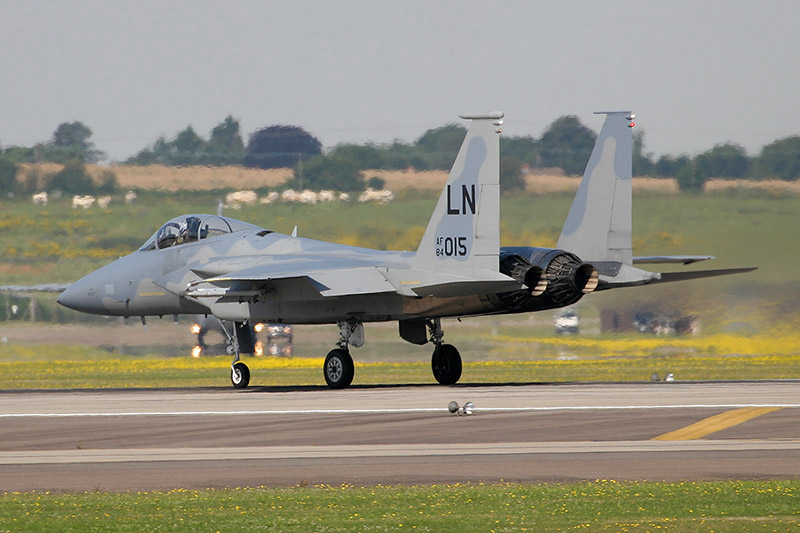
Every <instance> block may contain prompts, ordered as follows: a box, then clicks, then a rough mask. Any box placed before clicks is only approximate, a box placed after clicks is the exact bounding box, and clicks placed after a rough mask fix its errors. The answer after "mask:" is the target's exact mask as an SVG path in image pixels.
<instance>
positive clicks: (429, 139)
mask: <svg viewBox="0 0 800 533" xmlns="http://www.w3.org/2000/svg"><path fill="white" fill-rule="evenodd" d="M466 134H467V129H466V128H465V127H464V126H461V125H459V124H447V125H445V126H442V127H440V128H433V129H430V130H428V131H426V132H425V133H423V134H422V136H421V137H420V138H419V139H417V141H416V143H414V147H415V148H416V149H417V150H416V151H417V152H418V153H417V156H418V158H419V159H418V165H420V164H421V165H422V166H417V167H416V168H417V169H419V170H433V169H437V170H450V167H452V166H453V162H454V161H455V159H456V156H457V155H458V150H459V148H461V143H463V142H464V136H465V135H466Z"/></svg>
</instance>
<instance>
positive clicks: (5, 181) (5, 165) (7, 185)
mask: <svg viewBox="0 0 800 533" xmlns="http://www.w3.org/2000/svg"><path fill="white" fill-rule="evenodd" d="M18 170H19V165H17V164H16V163H15V162H14V161H13V160H12V159H10V158H8V157H5V155H3V156H0V191H3V192H16V191H17V190H18V189H19V184H18V183H17V171H18Z"/></svg>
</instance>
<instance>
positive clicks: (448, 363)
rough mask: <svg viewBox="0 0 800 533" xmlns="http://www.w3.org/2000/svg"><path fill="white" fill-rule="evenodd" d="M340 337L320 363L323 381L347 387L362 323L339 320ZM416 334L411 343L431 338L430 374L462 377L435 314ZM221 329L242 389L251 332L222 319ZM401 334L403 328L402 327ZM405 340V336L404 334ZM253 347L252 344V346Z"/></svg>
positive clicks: (442, 379)
mask: <svg viewBox="0 0 800 533" xmlns="http://www.w3.org/2000/svg"><path fill="white" fill-rule="evenodd" d="M338 325H339V341H338V342H337V343H336V348H334V349H333V350H331V351H330V352H329V353H328V356H327V357H326V358H325V363H324V364H323V365H322V372H323V375H324V376H325V383H327V384H328V387H330V388H332V389H346V388H347V387H349V386H350V384H351V383H352V382H353V377H354V376H355V365H354V364H353V358H352V357H351V356H350V350H349V346H355V347H356V348H358V347H360V346H363V344H364V325H363V324H362V323H361V322H357V321H353V320H348V321H342V322H339V324H338ZM426 327H427V329H428V331H429V338H428V339H427V340H426V338H425V328H426ZM413 328H414V331H416V334H414V335H413V339H412V340H413V342H414V344H425V343H426V342H428V341H429V342H432V343H433V345H434V349H433V355H432V356H431V370H432V371H433V377H434V378H436V381H437V382H439V383H440V384H442V385H453V384H455V383H457V382H458V380H459V379H460V378H461V355H460V354H459V353H458V350H457V349H456V347H455V346H453V345H452V344H444V343H443V342H442V338H443V337H444V332H443V331H442V325H441V321H440V320H439V319H438V318H431V319H427V320H425V322H424V323H423V321H422V320H421V319H420V320H419V322H416V324H415V325H414V326H413ZM222 329H223V331H224V332H225V335H226V336H227V337H228V341H229V343H230V345H231V346H232V347H233V354H234V356H233V361H232V362H231V383H232V384H233V386H234V388H236V389H243V388H245V387H247V385H249V384H250V369H249V368H247V365H246V364H244V363H243V362H242V361H241V358H240V353H241V352H242V351H245V352H247V349H248V347H249V346H250V345H251V344H252V343H253V339H252V334H250V337H248V333H247V331H248V330H247V326H246V324H244V323H241V322H236V323H230V322H228V323H225V322H223V323H222ZM401 335H402V328H401ZM404 338H406V340H409V338H408V337H406V336H404ZM251 350H252V348H251Z"/></svg>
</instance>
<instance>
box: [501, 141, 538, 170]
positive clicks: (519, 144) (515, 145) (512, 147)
mask: <svg viewBox="0 0 800 533" xmlns="http://www.w3.org/2000/svg"><path fill="white" fill-rule="evenodd" d="M508 156H514V157H516V158H517V159H519V160H520V162H521V163H527V164H528V165H529V166H531V167H534V168H536V167H538V166H539V150H538V148H537V146H536V139H534V138H533V137H531V136H530V135H528V136H525V137H500V158H501V159H502V158H503V157H508Z"/></svg>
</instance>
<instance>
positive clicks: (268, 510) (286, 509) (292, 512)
mask: <svg viewBox="0 0 800 533" xmlns="http://www.w3.org/2000/svg"><path fill="white" fill-rule="evenodd" d="M798 497H800V481H798V480H786V481H761V482H759V481H723V482H696V483H643V482H640V483H633V482H616V481H614V480H605V479H603V480H596V481H595V482H591V483H574V484H547V485H520V484H514V483H505V484H453V485H430V486H412V487H403V486H389V487H380V486H379V487H352V486H347V485H345V486H338V487H336V486H317V487H293V488H284V489H275V488H267V487H260V488H251V489H225V490H203V491H198V490H174V491H170V492H138V493H120V494H104V493H82V494H51V493H5V494H0V532H2V531H9V532H11V531H32V532H37V531H41V532H50V531H81V532H83V531H212V532H213V531H219V532H225V531H281V532H289V531H304V532H306V531H320V532H322V531H437V532H438V531H454V532H455V531H458V532H460V531H486V532H493V531H494V532H501V531H567V530H589V531H614V532H619V531H655V530H658V531H668V532H694V531H715V532H733V531H737V532H739V531H797V529H798V528H800V511H798V506H797V500H798Z"/></svg>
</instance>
